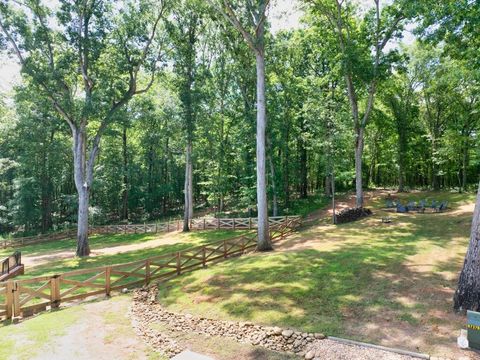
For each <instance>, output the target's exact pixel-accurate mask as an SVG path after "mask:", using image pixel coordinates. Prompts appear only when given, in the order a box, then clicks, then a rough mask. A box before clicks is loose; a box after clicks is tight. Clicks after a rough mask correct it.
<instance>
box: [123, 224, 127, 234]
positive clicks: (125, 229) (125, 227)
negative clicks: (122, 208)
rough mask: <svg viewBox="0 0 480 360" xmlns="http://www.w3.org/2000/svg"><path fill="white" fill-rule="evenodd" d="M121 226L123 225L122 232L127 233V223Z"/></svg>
mask: <svg viewBox="0 0 480 360" xmlns="http://www.w3.org/2000/svg"><path fill="white" fill-rule="evenodd" d="M123 226H124V229H123V233H124V234H126V233H127V224H125V225H123Z"/></svg>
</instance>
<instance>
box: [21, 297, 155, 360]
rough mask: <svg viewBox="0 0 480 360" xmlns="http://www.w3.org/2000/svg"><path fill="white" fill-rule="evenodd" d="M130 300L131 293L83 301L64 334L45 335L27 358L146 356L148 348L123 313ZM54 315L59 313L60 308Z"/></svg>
mask: <svg viewBox="0 0 480 360" xmlns="http://www.w3.org/2000/svg"><path fill="white" fill-rule="evenodd" d="M130 304H131V296H118V297H114V298H111V299H108V300H102V301H95V302H92V303H88V304H85V305H83V308H84V309H83V311H82V314H81V316H80V317H79V319H78V320H77V321H76V322H75V324H74V325H72V326H70V327H67V328H66V329H65V332H64V335H62V336H58V337H55V338H53V339H49V343H47V344H46V345H45V346H44V348H43V349H42V350H41V351H39V355H37V356H36V357H32V358H31V359H36V360H41V359H49V360H57V359H58V360H64V359H78V360H83V359H85V360H90V359H96V360H110V359H147V358H148V357H149V354H151V353H152V350H149V348H148V346H147V345H146V344H145V343H144V342H143V340H142V339H141V338H139V337H138V336H136V334H135V333H134V331H133V329H132V327H131V324H130V319H129V318H128V316H127V313H128V308H129V306H130ZM58 315H59V317H61V311H60V312H59V313H58ZM59 320H60V319H59Z"/></svg>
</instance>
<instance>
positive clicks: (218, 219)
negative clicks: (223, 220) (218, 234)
mask: <svg viewBox="0 0 480 360" xmlns="http://www.w3.org/2000/svg"><path fill="white" fill-rule="evenodd" d="M217 229H219V230H220V218H217Z"/></svg>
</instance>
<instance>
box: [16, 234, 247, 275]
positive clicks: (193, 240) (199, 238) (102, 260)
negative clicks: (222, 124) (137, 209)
mask: <svg viewBox="0 0 480 360" xmlns="http://www.w3.org/2000/svg"><path fill="white" fill-rule="evenodd" d="M243 233H245V231H241V230H236V231H232V230H205V231H192V232H189V233H185V234H183V233H182V234H175V235H174V234H160V235H155V234H131V235H121V234H117V235H102V236H94V237H92V238H91V240H90V245H91V250H92V252H95V250H96V249H103V248H109V247H113V246H120V245H131V244H136V243H141V242H147V241H150V240H155V239H156V238H157V237H159V236H162V237H163V238H165V239H168V238H169V237H170V236H175V237H176V238H175V239H174V240H173V243H172V241H170V243H169V244H165V245H159V246H156V247H154V248H148V249H140V250H133V251H127V252H121V253H118V254H112V255H99V256H92V257H87V258H78V257H72V258H68V259H64V260H57V261H50V262H48V263H46V264H43V265H38V266H35V267H33V268H26V270H25V275H23V276H19V277H17V278H16V279H23V278H31V277H35V276H43V275H52V274H58V273H61V272H67V271H72V270H78V269H86V268H92V267H97V266H105V265H114V264H122V263H127V262H131V261H136V260H142V259H147V258H149V257H154V256H158V255H163V254H168V253H171V252H175V251H181V250H184V249H187V248H190V247H193V246H197V245H203V244H207V243H210V242H215V241H220V240H225V239H229V238H232V237H235V236H239V235H241V234H243ZM65 243H68V245H69V246H67V244H65ZM74 249H75V242H74V241H73V240H67V241H58V242H49V243H44V244H37V245H32V246H28V247H23V248H20V250H21V251H22V255H23V256H29V255H46V254H51V253H52V252H54V251H59V250H74Z"/></svg>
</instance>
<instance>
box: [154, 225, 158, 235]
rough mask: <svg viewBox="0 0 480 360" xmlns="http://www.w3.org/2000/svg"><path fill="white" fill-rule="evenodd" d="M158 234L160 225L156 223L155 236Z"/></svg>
mask: <svg viewBox="0 0 480 360" xmlns="http://www.w3.org/2000/svg"><path fill="white" fill-rule="evenodd" d="M156 233H158V223H155V234H156Z"/></svg>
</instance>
